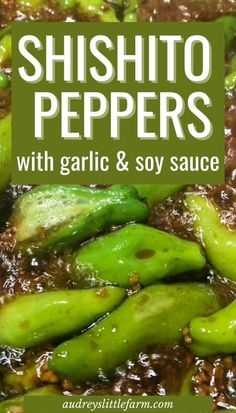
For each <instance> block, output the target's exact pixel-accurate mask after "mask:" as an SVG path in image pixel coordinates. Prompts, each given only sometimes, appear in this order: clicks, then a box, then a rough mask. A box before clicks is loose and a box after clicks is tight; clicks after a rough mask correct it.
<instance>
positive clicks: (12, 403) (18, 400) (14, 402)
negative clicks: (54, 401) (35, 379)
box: [0, 385, 59, 413]
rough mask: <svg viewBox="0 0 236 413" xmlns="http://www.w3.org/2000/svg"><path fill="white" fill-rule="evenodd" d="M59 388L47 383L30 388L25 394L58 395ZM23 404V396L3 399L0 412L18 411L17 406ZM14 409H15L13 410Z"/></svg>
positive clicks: (11, 412)
mask: <svg viewBox="0 0 236 413" xmlns="http://www.w3.org/2000/svg"><path fill="white" fill-rule="evenodd" d="M58 394H59V390H58V389H57V387H56V386H53V385H48V386H45V387H41V388H39V389H35V390H31V391H29V392H28V393H26V395H28V396H52V395H58ZM23 406H24V396H18V397H14V398H13V399H9V400H5V401H3V402H1V403H0V413H13V412H18V411H19V410H16V409H17V408H18V407H22V408H23ZM14 409H15V410H14Z"/></svg>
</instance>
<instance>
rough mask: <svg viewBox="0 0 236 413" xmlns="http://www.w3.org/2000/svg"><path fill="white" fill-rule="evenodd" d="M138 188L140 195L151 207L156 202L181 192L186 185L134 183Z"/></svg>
mask: <svg viewBox="0 0 236 413" xmlns="http://www.w3.org/2000/svg"><path fill="white" fill-rule="evenodd" d="M134 187H135V188H136V189H137V191H138V194H139V197H140V198H141V199H144V200H145V202H147V204H148V205H149V206H150V207H151V206H153V205H154V204H157V203H159V202H163V201H165V200H166V199H167V198H169V196H171V195H174V194H175V193H176V192H179V191H180V190H181V189H182V188H184V185H175V184H173V185H160V184H159V185H155V184H153V185H145V184H143V185H142V184H140V185H134Z"/></svg>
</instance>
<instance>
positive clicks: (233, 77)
mask: <svg viewBox="0 0 236 413" xmlns="http://www.w3.org/2000/svg"><path fill="white" fill-rule="evenodd" d="M235 87H236V71H235V72H232V73H229V74H228V75H227V76H226V77H225V90H226V92H229V91H230V90H233V89H235Z"/></svg>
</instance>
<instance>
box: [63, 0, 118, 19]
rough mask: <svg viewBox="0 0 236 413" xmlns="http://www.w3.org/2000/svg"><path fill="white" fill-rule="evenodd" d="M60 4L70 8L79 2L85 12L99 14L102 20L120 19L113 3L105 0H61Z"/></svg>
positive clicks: (90, 14)
mask: <svg viewBox="0 0 236 413" xmlns="http://www.w3.org/2000/svg"><path fill="white" fill-rule="evenodd" d="M59 4H60V6H61V7H62V9H70V8H73V7H74V6H75V5H77V4H78V5H79V7H80V9H81V10H82V11H83V13H85V14H87V15H89V16H98V17H99V18H100V20H101V21H102V22H113V23H116V22H118V21H119V20H118V19H117V17H116V14H115V10H114V8H113V7H112V5H111V4H109V3H107V2H106V1H104V0H90V1H88V0H59Z"/></svg>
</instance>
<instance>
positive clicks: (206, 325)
mask: <svg viewBox="0 0 236 413" xmlns="http://www.w3.org/2000/svg"><path fill="white" fill-rule="evenodd" d="M235 319H236V300H235V301H233V302H232V303H231V304H229V305H228V306H227V307H225V308H223V309H222V310H220V311H218V312H217V313H214V314H213V315H211V316H209V317H198V318H194V319H193V320H192V321H191V323H190V335H191V337H192V340H193V343H192V344H191V346H190V348H191V351H192V352H193V353H194V354H196V355H197V356H201V357H202V356H203V357H205V356H209V355H212V354H221V353H226V354H229V353H235V352H236V321H235Z"/></svg>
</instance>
